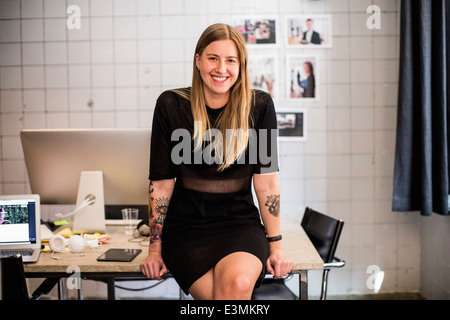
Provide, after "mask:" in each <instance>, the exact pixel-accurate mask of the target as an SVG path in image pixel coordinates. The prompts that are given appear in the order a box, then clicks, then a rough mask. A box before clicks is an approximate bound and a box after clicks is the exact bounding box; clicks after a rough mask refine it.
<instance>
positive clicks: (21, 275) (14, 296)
mask: <svg viewBox="0 0 450 320" xmlns="http://www.w3.org/2000/svg"><path fill="white" fill-rule="evenodd" d="M57 282H58V279H57V278H49V279H45V280H44V281H43V283H42V284H41V285H40V286H39V287H38V288H37V289H36V290H35V291H34V292H33V294H32V295H31V297H30V296H29V295H28V288H27V283H26V278H25V271H24V267H23V260H22V256H21V255H15V256H10V257H3V258H0V300H39V299H40V298H41V297H42V295H45V294H48V293H49V292H50V290H52V288H53V287H54V286H55V285H56V283H57Z"/></svg>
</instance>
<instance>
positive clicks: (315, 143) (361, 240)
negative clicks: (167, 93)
mask: <svg viewBox="0 0 450 320" xmlns="http://www.w3.org/2000/svg"><path fill="white" fill-rule="evenodd" d="M71 4H76V5H78V6H79V7H80V8H81V14H82V19H81V29H80V30H68V29H67V28H66V26H65V24H66V18H67V15H66V8H67V7H68V6H69V5H71ZM371 4H376V5H378V6H380V8H381V10H382V13H381V27H382V28H381V29H380V30H369V29H368V28H367V27H366V20H367V19H368V18H369V17H370V14H368V13H367V12H366V9H367V7H368V6H369V5H371ZM399 5H400V1H396V0H395V1H394V0H384V1H382V0H377V1H372V0H333V1H327V0H317V1H311V0H232V1H217V0H186V1H184V0H164V1H163V0H78V1H76V0H73V1H72V0H67V1H64V0H22V1H8V0H0V117H1V130H0V135H1V136H0V137H1V139H0V193H2V194H12V193H24V192H25V193H28V192H30V187H29V185H28V181H27V173H26V169H25V165H24V161H23V153H22V150H21V144H20V139H19V132H20V130H21V129H24V128H54V127H72V128H73V127H94V128H98V127H149V126H150V125H151V118H152V110H153V107H154V104H155V99H156V97H157V96H158V95H159V94H160V93H161V92H162V91H163V90H164V89H167V88H173V87H179V86H188V85H190V79H191V68H192V57H193V50H194V47H195V44H196V41H197V39H198V37H199V35H200V34H201V32H202V31H203V30H204V28H206V27H207V26H208V25H210V24H212V23H215V22H226V23H232V18H233V16H235V15H242V14H243V15H264V14H267V15H272V16H273V15H275V16H276V17H277V18H278V20H279V27H280V33H279V37H280V39H284V38H283V36H285V34H286V33H285V31H284V29H285V18H286V17H287V16H288V15H293V14H313V13H315V14H322V13H324V14H331V16H332V29H333V47H332V48H330V49H312V50H309V51H308V50H306V49H301V48H288V47H287V46H286V45H285V43H284V41H280V43H279V46H278V47H277V48H275V49H273V48H271V49H259V48H258V49H254V48H251V49H249V52H250V59H251V57H252V56H254V55H257V54H265V53H275V54H277V55H278V57H279V66H278V68H279V75H280V81H279V92H280V94H282V96H281V99H280V100H279V102H278V103H277V108H287V109H294V110H295V109H296V108H304V109H306V110H307V141H305V142H298V141H297V142H281V143H280V162H281V171H280V174H279V177H280V185H281V192H282V195H281V199H282V210H281V212H282V216H283V217H292V218H295V219H297V220H298V221H300V220H301V218H302V215H303V210H304V207H305V206H311V207H313V208H315V209H317V210H320V211H323V212H325V213H327V214H329V215H331V216H334V217H338V218H341V219H343V220H345V222H346V225H345V227H344V231H343V234H342V238H341V243H340V247H339V249H338V255H339V256H341V257H342V258H344V259H345V260H346V261H347V265H346V267H345V268H344V269H341V270H336V271H333V272H332V274H331V277H330V284H329V294H344V293H368V292H371V290H370V289H369V288H368V286H367V283H366V281H367V279H368V277H369V276H370V274H368V273H367V272H366V270H367V268H368V266H370V265H377V266H379V267H380V268H381V269H382V270H384V271H385V273H386V276H385V280H384V283H383V286H382V288H381V292H404V291H418V290H419V289H420V268H421V264H420V252H421V240H420V239H421V229H420V221H421V220H420V219H421V218H420V217H418V215H417V214H405V213H393V212H391V193H392V176H393V161H394V148H395V126H396V103H397V76H398V51H399V50H398V47H399V36H398V35H399V31H398V30H399ZM310 53H313V54H316V55H317V56H318V61H319V63H320V71H319V74H318V86H319V88H320V98H319V101H313V102H304V101H300V102H292V101H288V100H287V99H286V97H285V94H284V93H285V84H286V81H285V73H286V72H285V68H286V66H285V56H286V55H287V54H310ZM90 102H92V103H93V105H92V106H89V105H90ZM59 209H60V208H55V207H53V206H44V218H45V219H47V218H51V216H52V214H53V213H54V212H57V211H58V210H59ZM319 279H320V275H319V274H315V273H314V272H311V273H310V280H311V285H310V293H311V294H313V295H315V294H318V291H319ZM146 285H147V284H142V286H146ZM86 286H91V287H92V289H90V291H91V294H93V295H96V294H99V295H103V294H104V292H103V290H104V289H103V288H104V286H103V285H102V284H94V285H92V284H86ZM164 286H166V288H162V287H164ZM294 287H295V286H294ZM159 288H160V289H157V290H156V293H154V294H153V296H154V295H156V296H157V295H161V294H162V295H166V294H167V295H175V296H176V295H177V294H178V291H177V288H176V285H174V284H173V283H172V284H171V285H168V286H167V285H165V284H163V285H161V286H159ZM161 288H162V289H161ZM88 291H89V290H88ZM99 292H102V293H99ZM152 292H153V291H145V292H144V293H140V294H142V295H144V296H146V295H148V296H152ZM124 294H125V293H124ZM87 295H89V293H88V294H87Z"/></svg>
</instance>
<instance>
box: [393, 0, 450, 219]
mask: <svg viewBox="0 0 450 320" xmlns="http://www.w3.org/2000/svg"><path fill="white" fill-rule="evenodd" d="M449 6H450V1H448V0H402V2H401V30H400V78H399V96H398V118H397V141H396V150H395V168H394V189H393V202H392V208H393V210H394V211H420V213H421V214H422V215H426V216H428V215H431V214H432V213H433V212H434V213H438V214H442V215H448V214H449V210H448V193H449V181H450V180H449V147H448V143H449V141H450V140H449V126H448V125H449V112H448V102H449V99H448V98H449V83H448V78H447V75H448V70H449V52H450V47H449V45H448V44H449V40H450V34H449V31H450V29H449V25H450V23H449V20H450V16H449V13H450V12H449Z"/></svg>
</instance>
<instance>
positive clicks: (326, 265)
mask: <svg viewBox="0 0 450 320" xmlns="http://www.w3.org/2000/svg"><path fill="white" fill-rule="evenodd" d="M343 266H345V260H342V259H339V258H338V257H334V258H333V261H332V262H325V263H324V264H323V268H324V269H331V268H342V267H343Z"/></svg>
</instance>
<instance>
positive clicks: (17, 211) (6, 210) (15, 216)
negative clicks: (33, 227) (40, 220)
mask: <svg viewBox="0 0 450 320" xmlns="http://www.w3.org/2000/svg"><path fill="white" fill-rule="evenodd" d="M18 223H28V207H27V206H23V205H8V206H0V225H1V224H18Z"/></svg>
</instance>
